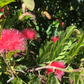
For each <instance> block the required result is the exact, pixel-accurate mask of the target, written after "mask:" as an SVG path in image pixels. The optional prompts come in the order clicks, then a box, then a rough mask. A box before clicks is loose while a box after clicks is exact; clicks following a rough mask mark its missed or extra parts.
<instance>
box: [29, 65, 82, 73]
mask: <svg viewBox="0 0 84 84" xmlns="http://www.w3.org/2000/svg"><path fill="white" fill-rule="evenodd" d="M48 68H51V69H57V70H60V71H64V72H69V73H71V72H77V71H78V72H80V71H81V69H73V70H66V69H62V68H57V67H54V66H43V67H38V68H35V69H30V70H28V72H33V71H38V70H41V69H48Z"/></svg>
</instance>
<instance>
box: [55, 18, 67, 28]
mask: <svg viewBox="0 0 84 84" xmlns="http://www.w3.org/2000/svg"><path fill="white" fill-rule="evenodd" d="M59 20H60V19H59V18H57V19H56V21H59ZM65 26H66V25H65V23H64V22H62V23H61V28H64V27H65Z"/></svg>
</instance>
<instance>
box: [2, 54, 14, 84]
mask: <svg viewBox="0 0 84 84" xmlns="http://www.w3.org/2000/svg"><path fill="white" fill-rule="evenodd" d="M2 58H3V59H4V61H5V63H6V65H7V67H8V69H9V70H10V72H11V75H12V78H11V79H9V80H8V81H7V83H9V82H10V81H11V80H13V79H14V73H13V70H12V69H11V67H10V66H9V64H8V63H7V61H6V59H5V57H4V55H3V54H2Z"/></svg>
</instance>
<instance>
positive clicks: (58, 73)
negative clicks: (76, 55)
mask: <svg viewBox="0 0 84 84" xmlns="http://www.w3.org/2000/svg"><path fill="white" fill-rule="evenodd" d="M50 66H54V67H57V68H62V69H64V68H65V64H64V63H63V62H52V63H51V64H50ZM51 72H53V69H50V68H49V69H47V71H46V73H47V74H48V75H49V73H51ZM54 74H55V75H58V76H59V77H62V76H63V75H64V72H63V71H60V70H55V71H54Z"/></svg>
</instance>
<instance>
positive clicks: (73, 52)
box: [66, 35, 84, 63]
mask: <svg viewBox="0 0 84 84" xmlns="http://www.w3.org/2000/svg"><path fill="white" fill-rule="evenodd" d="M83 41H84V35H82V36H81V37H80V39H79V41H78V43H77V44H76V45H75V46H73V47H72V48H71V49H70V51H69V53H68V59H69V60H68V61H67V62H66V63H71V62H72V60H73V59H74V57H75V56H76V55H77V53H78V51H79V49H80V48H81V47H82V46H84V44H83Z"/></svg>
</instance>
